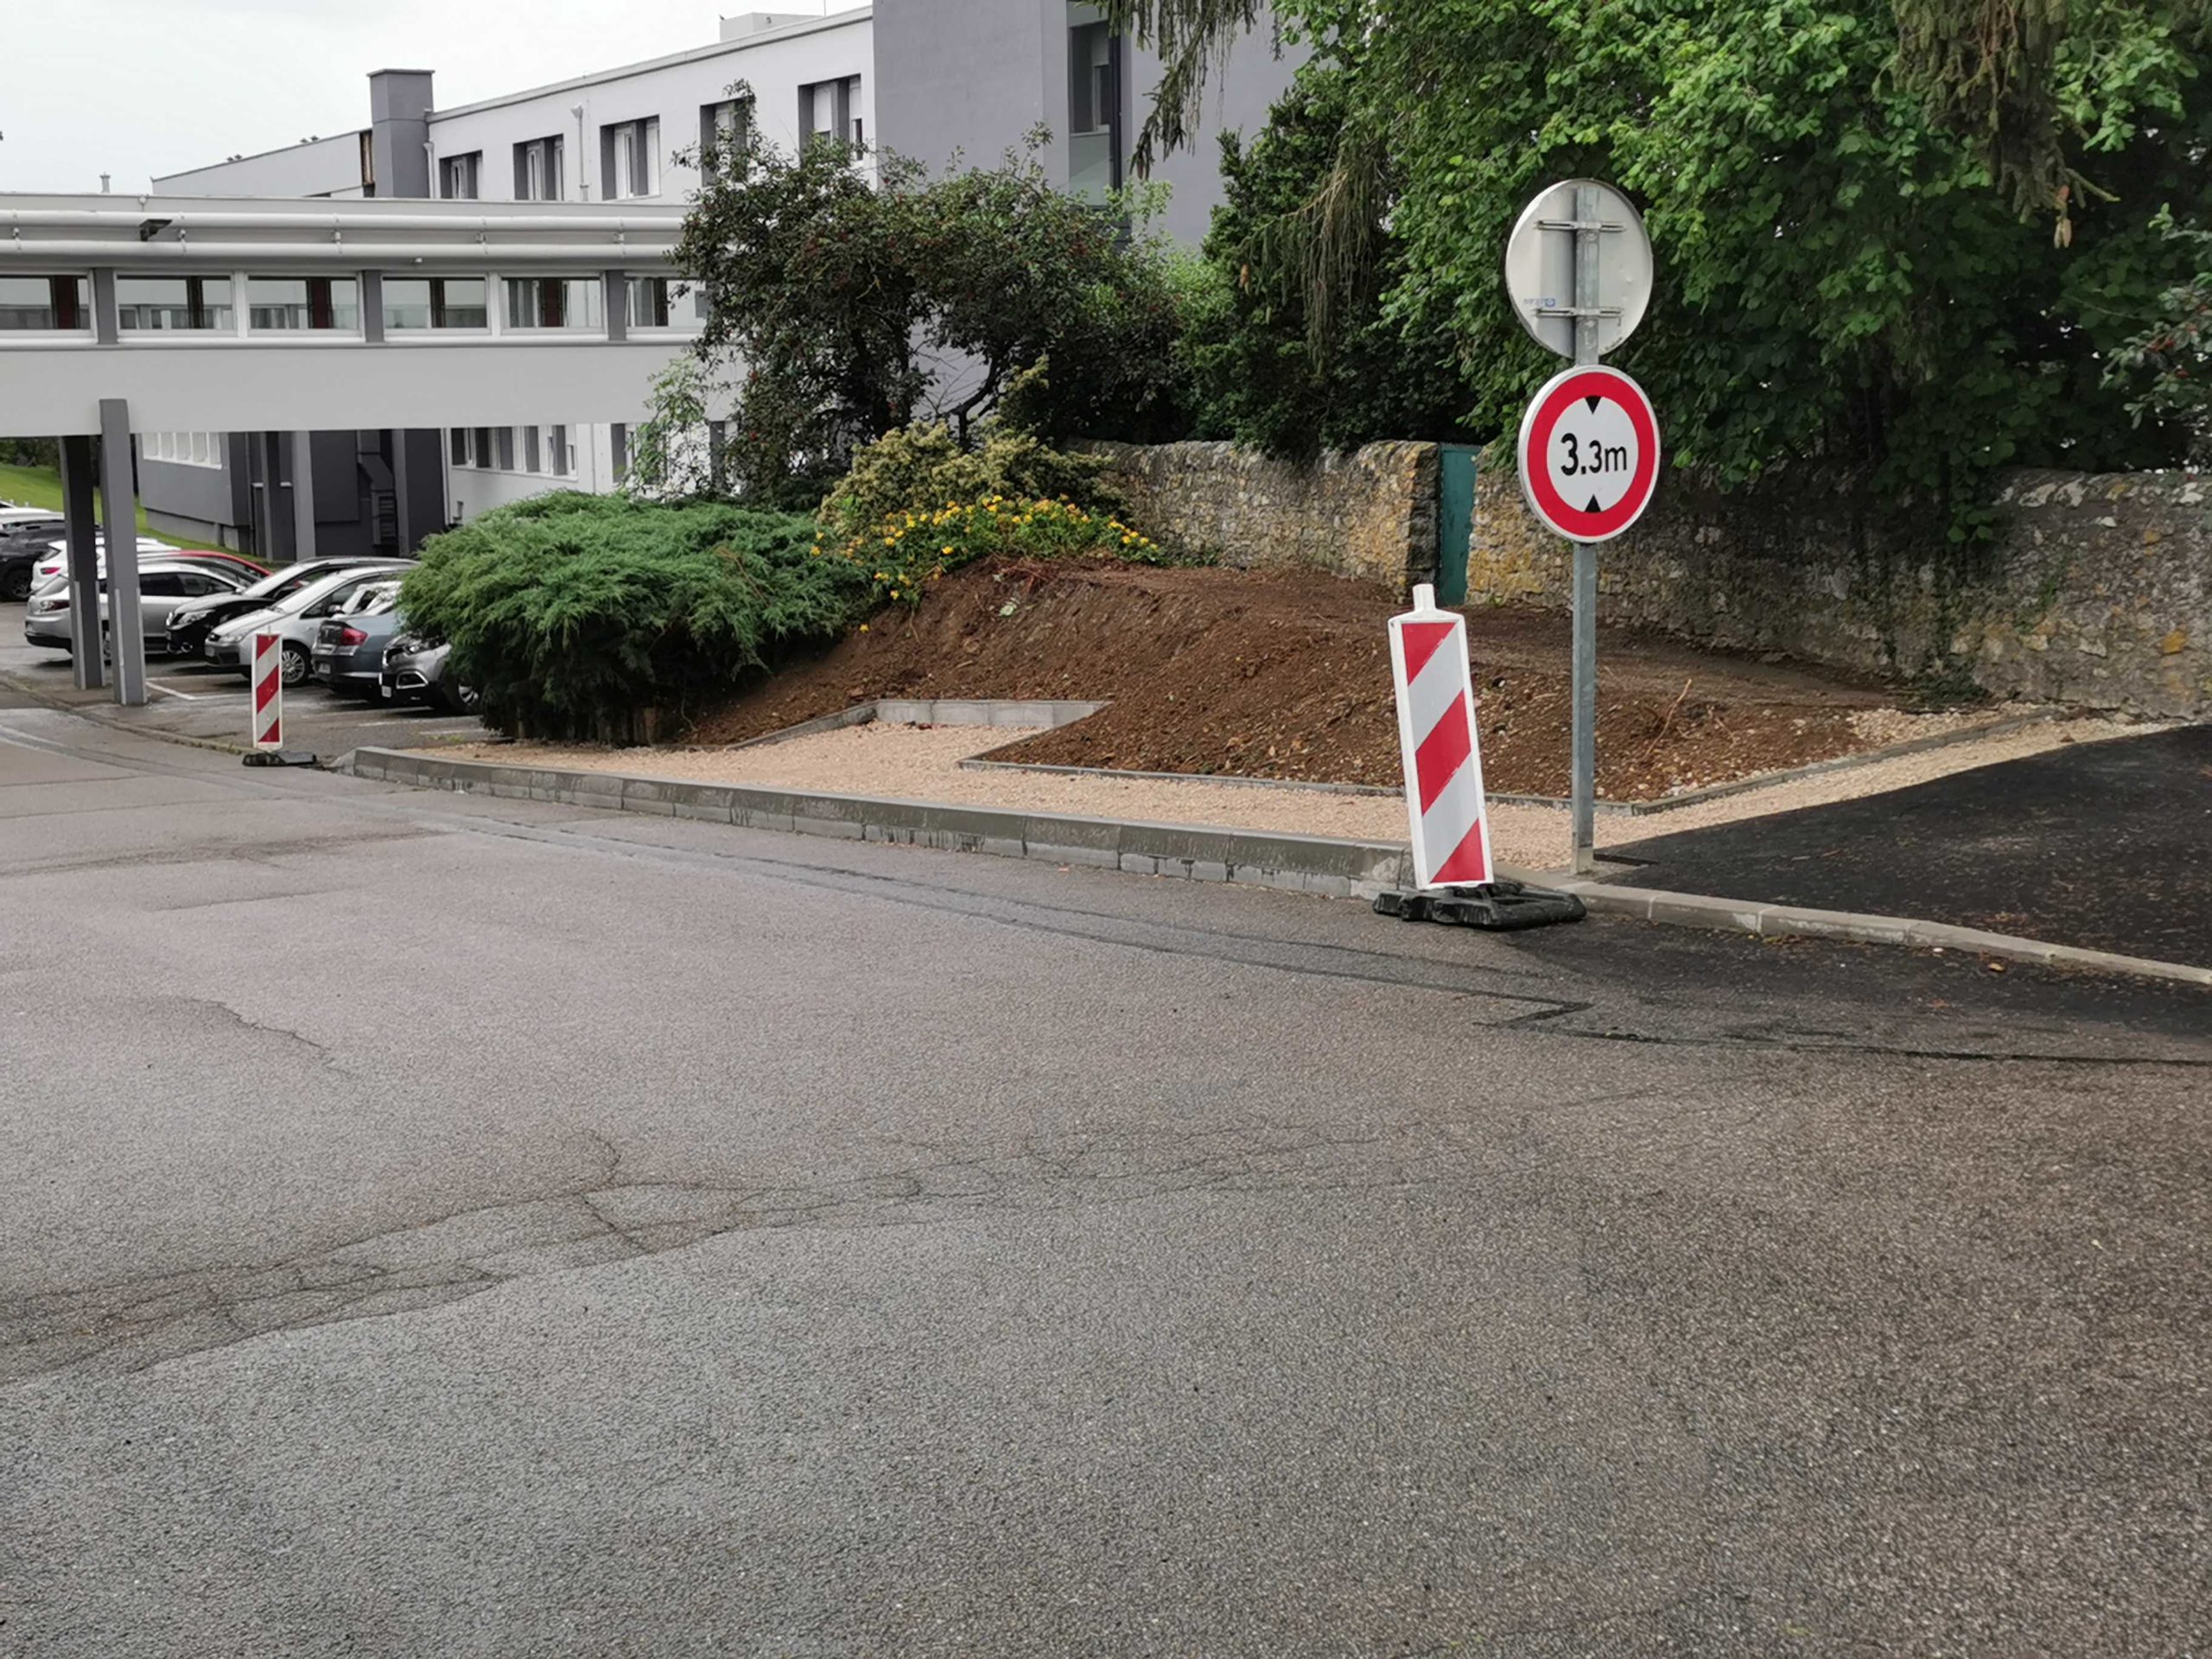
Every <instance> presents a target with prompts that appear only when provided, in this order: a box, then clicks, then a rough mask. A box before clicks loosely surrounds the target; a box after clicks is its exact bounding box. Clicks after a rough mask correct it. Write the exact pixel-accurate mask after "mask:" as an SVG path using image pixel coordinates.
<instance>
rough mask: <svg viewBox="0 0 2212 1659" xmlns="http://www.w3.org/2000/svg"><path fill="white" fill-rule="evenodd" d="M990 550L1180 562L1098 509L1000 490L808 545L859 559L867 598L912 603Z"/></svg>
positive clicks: (830, 555)
mask: <svg viewBox="0 0 2212 1659" xmlns="http://www.w3.org/2000/svg"><path fill="white" fill-rule="evenodd" d="M994 555H996V556H1006V557H1015V558H1077V557H1096V556H1103V557H1109V558H1117V559H1129V560H1133V561H1135V563H1140V564H1173V563H1180V561H1179V560H1176V559H1174V558H1173V557H1171V556H1169V555H1168V554H1166V553H1165V552H1163V551H1162V550H1161V549H1160V544H1159V543H1156V542H1154V540H1153V539H1152V538H1151V537H1148V536H1146V535H1144V534H1142V533H1141V531H1135V530H1133V529H1131V528H1130V527H1129V526H1128V524H1124V523H1122V520H1121V519H1120V518H1116V516H1115V515H1114V514H1112V513H1110V512H1106V511H1104V510H1103V509H1101V508H1096V507H1084V506H1078V505H1076V504H1075V503H1074V502H1072V501H1069V500H1065V499H1061V500H1057V501H1055V500H1047V499H1042V498H1040V499H1037V500H1033V501H1025V500H1019V499H1010V498H1008V497H1007V496H1003V495H986V496H982V497H980V498H978V499H975V500H971V501H948V502H946V503H945V504H944V505H943V506H942V507H937V508H929V509H921V510H913V509H909V510H906V511H904V512H893V513H891V514H889V515H888V516H887V517H886V518H883V519H881V520H880V522H878V523H876V524H872V525H870V526H869V527H868V529H867V530H865V531H861V532H860V533H858V534H856V535H853V536H849V537H845V538H843V539H842V540H839V539H837V538H836V537H834V535H830V534H828V533H825V534H824V535H823V536H822V537H817V540H816V542H815V545H814V550H813V556H814V557H816V558H818V559H842V560H845V561H848V562H849V563H852V564H854V565H856V566H858V567H859V568H860V569H861V572H863V573H864V574H865V575H866V576H867V579H868V583H869V587H870V590H871V593H872V596H873V597H874V599H876V600H879V601H881V600H893V601H898V602H899V603H900V604H904V605H916V604H919V603H920V602H921V598H922V594H924V593H925V592H926V591H927V589H928V588H929V586H930V584H931V583H932V582H938V581H940V580H941V579H943V578H944V576H945V575H947V574H948V573H950V572H951V571H954V570H957V569H959V568H960V567H961V566H962V565H963V564H967V563H970V562H971V561H973V560H976V559H981V558H987V557H990V556H994Z"/></svg>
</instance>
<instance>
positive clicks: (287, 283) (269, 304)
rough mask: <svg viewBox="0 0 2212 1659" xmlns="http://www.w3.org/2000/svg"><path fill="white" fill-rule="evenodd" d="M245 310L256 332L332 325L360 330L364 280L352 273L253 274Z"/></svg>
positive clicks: (248, 283)
mask: <svg viewBox="0 0 2212 1659" xmlns="http://www.w3.org/2000/svg"><path fill="white" fill-rule="evenodd" d="M245 312H246V326H247V327H249V328H251V329H253V330H255V331H256V332H258V331H260V330H262V329H264V328H275V329H289V328H328V329H336V330H342V331H344V332H346V333H348V334H352V333H358V332H359V329H360V327H361V300H360V283H359V281H358V280H357V279H355V278H353V277H247V278H246V279H245Z"/></svg>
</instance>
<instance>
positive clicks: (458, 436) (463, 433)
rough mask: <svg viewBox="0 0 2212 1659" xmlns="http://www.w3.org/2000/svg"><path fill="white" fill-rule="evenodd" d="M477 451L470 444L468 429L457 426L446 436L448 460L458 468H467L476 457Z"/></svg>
mask: <svg viewBox="0 0 2212 1659" xmlns="http://www.w3.org/2000/svg"><path fill="white" fill-rule="evenodd" d="M475 453H476V452H475V450H474V448H473V447H472V446H471V445H470V443H469V442H468V429H467V427H465V426H456V427H454V429H452V430H451V431H449V432H448V433H447V434H446V459H447V460H448V461H451V462H452V463H453V464H454V466H456V467H466V466H467V465H468V464H469V462H470V461H472V460H474V457H475Z"/></svg>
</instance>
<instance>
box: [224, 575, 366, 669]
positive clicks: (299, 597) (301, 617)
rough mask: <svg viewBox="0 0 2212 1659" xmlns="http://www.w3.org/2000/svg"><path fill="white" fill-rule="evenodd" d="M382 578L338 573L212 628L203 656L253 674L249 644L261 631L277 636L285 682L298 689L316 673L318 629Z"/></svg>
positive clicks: (226, 666)
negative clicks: (311, 674) (316, 637)
mask: <svg viewBox="0 0 2212 1659" xmlns="http://www.w3.org/2000/svg"><path fill="white" fill-rule="evenodd" d="M379 575H380V572H378V570H376V569H348V570H335V571H333V572H332V573H331V574H329V575H326V576H324V577H322V578H321V580H320V581H316V582H309V583H308V585H307V586H306V587H304V588H301V589H300V590H299V591H298V592H297V593H294V594H288V595H286V596H285V597H284V598H283V599H281V600H278V601H277V602H276V603H275V604H274V605H270V606H266V607H263V608H262V609H260V610H257V611H248V612H246V613H245V614H244V615H243V616H234V617H232V618H231V619H230V620H228V621H226V622H224V623H222V624H220V625H219V626H216V627H214V628H211V629H210V630H209V631H208V633H207V644H205V645H202V646H201V647H200V656H201V658H203V659H205V660H206V661H207V662H211V663H216V664H221V665H222V666H223V667H225V668H235V669H237V670H238V672H239V673H241V674H245V675H249V676H251V672H252V670H251V665H250V664H249V663H248V660H247V653H248V652H250V651H251V649H252V647H251V645H249V644H248V643H247V642H248V641H250V640H251V639H252V638H253V636H254V635H255V634H257V633H273V634H275V635H277V637H278V639H281V640H282V641H283V644H282V645H281V646H280V647H279V649H280V650H281V651H282V652H283V676H284V683H285V685H286V686H288V687H289V686H295V685H298V684H300V683H302V681H304V680H305V679H306V678H307V677H308V674H309V673H310V672H312V671H313V668H314V660H313V657H312V652H314V649H315V630H316V629H317V628H319V627H321V626H322V620H323V619H324V618H325V617H327V616H334V615H336V614H337V613H338V611H339V609H340V607H342V606H344V604H345V603H346V601H347V600H349V599H351V598H353V595H354V594H357V593H359V591H360V590H361V589H362V588H365V587H367V586H368V585H369V584H370V583H371V582H375V581H377V580H378V577H379Z"/></svg>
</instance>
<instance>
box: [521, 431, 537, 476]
mask: <svg viewBox="0 0 2212 1659" xmlns="http://www.w3.org/2000/svg"><path fill="white" fill-rule="evenodd" d="M522 468H523V471H524V472H526V473H534V472H536V471H537V469H538V458H537V428H536V427H534V426H525V427H524V428H523V429H522Z"/></svg>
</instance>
